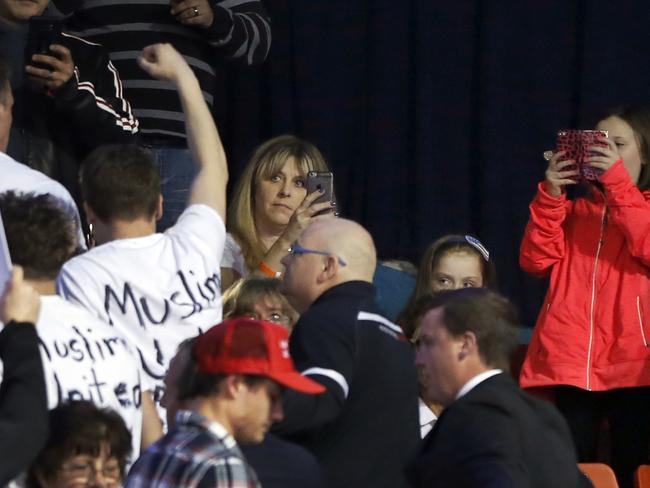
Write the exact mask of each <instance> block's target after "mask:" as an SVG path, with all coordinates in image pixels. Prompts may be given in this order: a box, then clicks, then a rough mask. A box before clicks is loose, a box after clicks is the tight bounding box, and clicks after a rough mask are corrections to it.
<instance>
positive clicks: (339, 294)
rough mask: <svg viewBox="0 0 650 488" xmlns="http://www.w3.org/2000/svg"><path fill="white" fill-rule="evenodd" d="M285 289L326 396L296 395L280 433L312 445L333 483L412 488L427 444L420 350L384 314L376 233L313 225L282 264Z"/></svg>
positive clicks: (296, 335)
mask: <svg viewBox="0 0 650 488" xmlns="http://www.w3.org/2000/svg"><path fill="white" fill-rule="evenodd" d="M282 264H283V265H284V267H285V270H284V274H283V277H282V284H281V288H282V290H283V292H284V293H285V294H286V295H287V298H288V299H289V301H290V302H291V304H292V305H293V306H294V308H295V309H296V310H298V312H300V314H301V317H300V320H299V321H298V323H297V324H296V327H295V329H294V332H293V335H292V336H291V340H290V346H289V347H290V351H291V356H292V357H293V358H294V361H295V364H296V368H297V369H298V370H299V371H301V372H302V374H303V375H306V376H309V377H310V378H312V379H314V380H316V381H318V382H320V383H322V384H323V385H325V387H326V388H327V391H326V392H325V393H324V394H322V395H318V396H317V397H313V398H309V396H308V395H296V394H293V393H291V392H287V393H288V395H287V396H286V397H285V420H284V421H283V422H282V423H281V424H280V425H278V426H277V428H276V432H277V433H279V434H280V435H283V436H285V437H287V438H289V439H291V440H293V441H295V442H299V443H301V444H302V445H304V446H305V447H307V448H308V449H310V450H311V451H312V452H313V453H314V454H315V455H316V458H317V459H318V460H319V461H320V463H321V465H322V466H323V468H324V470H325V474H326V476H327V478H328V479H327V481H328V486H332V487H344V486H345V487H365V486H368V487H373V488H376V487H391V488H394V487H398V488H399V487H406V486H408V484H407V482H406V479H405V477H404V475H403V468H404V466H405V465H407V464H408V461H409V460H410V459H411V457H412V455H413V454H414V453H415V451H416V449H417V444H418V438H419V422H418V404H417V395H418V389H417V379H416V378H417V377H416V371H415V367H414V357H413V352H412V350H411V348H410V346H409V344H408V342H406V340H405V338H404V336H403V335H402V331H401V329H400V328H399V327H398V326H396V325H395V324H393V323H392V322H390V321H389V320H388V319H386V318H385V317H383V316H382V315H381V313H380V312H379V307H378V306H377V305H376V303H375V301H374V296H375V289H374V287H373V286H372V284H371V281H372V277H373V274H374V271H375V265H376V251H375V245H374V243H373V240H372V237H371V236H370V234H368V232H367V231H366V230H365V229H364V228H363V227H361V226H360V225H359V224H357V223H355V222H352V221H350V220H345V219H324V220H321V221H318V222H316V223H314V224H312V225H311V226H309V227H308V228H307V229H306V230H305V231H304V232H303V233H302V234H301V236H300V238H299V239H298V240H297V241H296V242H294V243H293V245H292V246H291V248H290V250H289V254H288V255H287V256H286V257H285V258H284V259H283V260H282Z"/></svg>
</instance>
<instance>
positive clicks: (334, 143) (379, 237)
mask: <svg viewBox="0 0 650 488" xmlns="http://www.w3.org/2000/svg"><path fill="white" fill-rule="evenodd" d="M265 3H266V5H267V7H268V9H269V11H270V13H271V15H272V18H273V47H272V50H271V54H270V56H269V59H268V61H267V63H266V64H265V65H263V66H260V67H255V68H253V69H243V68H240V67H237V66H235V65H228V66H224V67H223V72H224V79H223V84H222V86H220V90H219V91H220V92H221V94H222V95H221V97H220V99H219V98H218V99H217V100H216V102H215V103H216V104H217V108H216V118H217V122H218V124H219V126H220V128H221V130H222V133H223V135H224V140H225V142H226V146H227V151H228V154H229V157H230V161H231V182H232V181H234V180H235V179H236V178H237V176H238V174H239V172H240V171H241V168H242V167H243V165H244V164H245V161H246V158H247V157H248V154H249V153H250V151H251V150H252V148H253V147H254V146H255V145H256V144H258V143H259V142H260V141H262V140H263V139H265V138H268V137H271V136H274V135H278V134H281V133H287V132H293V133H296V134H298V135H300V136H302V137H305V138H307V139H309V140H311V141H312V142H314V143H315V144H316V145H318V146H319V147H320V148H321V149H322V150H323V152H324V153H325V155H326V157H327V158H328V160H329V163H330V165H331V167H332V169H333V171H334V175H335V185H336V189H337V193H338V197H339V202H340V205H341V207H342V210H343V214H344V215H345V216H347V217H349V218H352V219H354V220H357V221H359V222H361V223H362V224H363V225H365V226H366V227H367V228H368V229H369V230H370V232H371V233H372V235H373V236H374V238H375V240H376V243H377V247H378V251H379V254H380V257H381V258H402V259H408V260H412V261H415V262H417V261H418V260H419V258H420V255H421V253H422V251H423V250H424V248H425V247H426V246H427V245H428V244H429V243H430V242H431V241H432V240H433V239H435V238H437V237H439V236H441V235H442V234H445V233H448V232H460V233H465V232H471V233H474V234H476V235H478V236H479V237H480V238H481V240H482V241H483V242H484V243H485V244H486V246H487V247H488V248H489V249H490V251H491V253H492V256H493V259H494V261H495V263H496V265H497V270H498V275H499V287H500V290H501V291H502V292H503V293H504V294H506V295H507V296H509V297H510V298H511V299H513V300H514V301H515V303H517V304H518V305H519V307H520V309H521V311H522V322H523V323H524V324H526V325H532V324H533V323H534V320H535V317H536V315H537V311H538V307H539V305H540V303H541V299H542V295H543V292H544V289H545V286H546V284H545V283H544V282H543V281H541V280H536V279H533V278H530V277H527V276H525V275H524V274H523V272H521V271H520V270H519V267H518V264H517V256H518V249H519V244H520V239H521V235H522V232H523V228H524V226H525V223H526V221H527V218H528V208H527V206H528V203H529V201H530V200H531V198H532V197H533V195H534V192H535V188H536V183H537V182H538V181H540V180H541V179H542V178H543V175H544V170H545V167H546V163H545V161H544V160H543V159H542V152H543V151H544V150H545V149H549V148H552V147H553V146H554V141H555V132H556V131H557V129H559V128H589V127H592V126H593V124H594V122H595V121H596V120H597V119H596V117H597V115H598V114H599V113H601V112H602V111H603V110H606V109H608V108H610V107H612V106H615V105H620V104H627V103H644V104H648V102H650V93H649V92H648V89H649V87H650V69H649V68H648V66H650V34H649V26H650V6H649V5H648V3H647V0H620V1H605V0H583V1H578V0H531V1H523V2H522V1H520V0H517V1H515V0H512V1H507V0H485V1H479V0H474V1H469V0H453V1H446V2H441V1H437V0H410V1H408V0H400V1H394V0H393V1H389V0H366V1H362V0H267V1H266V2H265Z"/></svg>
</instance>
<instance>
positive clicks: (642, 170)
mask: <svg viewBox="0 0 650 488" xmlns="http://www.w3.org/2000/svg"><path fill="white" fill-rule="evenodd" d="M596 129H598V130H601V131H607V136H606V137H605V136H604V134H602V135H600V136H599V137H598V138H597V139H592V141H594V142H592V143H588V144H587V145H586V146H587V147H583V148H582V149H581V150H580V151H574V150H572V149H570V151H571V152H572V153H573V154H579V155H580V154H581V155H582V156H581V159H583V161H576V160H574V159H570V158H568V157H567V151H566V150H564V151H556V152H555V153H554V154H553V156H552V157H551V158H550V161H549V165H548V168H547V170H546V178H545V181H543V182H542V183H540V184H539V186H538V190H537V195H536V196H535V199H534V200H533V202H532V203H531V205H530V220H529V221H528V225H527V227H526V231H525V234H524V238H523V242H522V244H521V250H520V256H519V261H520V264H521V266H522V268H523V269H524V270H525V271H527V272H529V273H531V274H535V275H539V276H549V277H550V285H549V288H548V292H547V294H546V298H545V300H544V304H543V306H542V310H541V312H540V314H539V318H538V319H537V324H536V326H535V329H534V334H533V338H532V340H531V342H530V345H529V347H528V353H527V357H526V360H525V362H524V365H523V368H522V371H521V377H520V382H521V386H522V387H524V388H532V387H552V388H553V390H554V393H555V398H556V404H557V406H558V408H559V409H560V411H561V412H562V413H563V414H564V416H565V417H566V419H567V421H568V423H569V426H570V428H571V432H572V435H573V437H574V441H575V444H576V446H577V450H578V461H579V462H594V461H596V460H598V459H597V447H598V446H597V441H598V438H597V433H598V428H599V427H600V425H601V423H602V421H603V419H607V420H608V422H609V431H610V444H611V464H612V467H613V468H614V471H615V472H616V474H617V476H618V479H619V484H620V486H621V487H631V486H632V476H633V472H634V470H635V468H636V466H637V465H639V464H643V463H647V460H648V440H649V439H650V387H649V385H650V368H649V367H648V366H649V365H650V347H649V343H648V340H649V339H650V328H649V327H650V240H649V239H648V236H649V235H650V170H649V165H648V162H650V111H649V110H648V109H646V108H641V107H626V108H622V109H618V110H614V111H612V112H610V113H609V114H608V115H607V116H606V117H605V118H603V119H602V120H601V121H600V122H598V124H597V126H596ZM562 134H563V133H559V134H558V142H559V141H560V136H562ZM558 145H560V144H558ZM580 163H581V164H580ZM594 170H595V171H594ZM589 175H595V176H591V177H595V178H597V179H596V180H592V179H587V178H589V177H590V176H589ZM576 183H580V184H579V188H578V190H579V191H578V192H577V196H576V197H575V198H573V199H569V198H567V192H566V190H567V188H569V187H575V186H576Z"/></svg>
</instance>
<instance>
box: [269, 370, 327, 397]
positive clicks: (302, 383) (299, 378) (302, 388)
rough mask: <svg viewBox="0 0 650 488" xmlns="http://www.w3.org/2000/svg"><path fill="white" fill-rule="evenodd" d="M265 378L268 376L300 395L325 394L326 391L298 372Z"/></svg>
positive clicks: (276, 374)
mask: <svg viewBox="0 0 650 488" xmlns="http://www.w3.org/2000/svg"><path fill="white" fill-rule="evenodd" d="M264 376H268V377H269V378H271V379H272V380H275V381H277V382H278V383H280V384H281V385H282V386H286V387H287V388H291V389H292V390H296V391H298V392H300V393H309V394H316V393H323V392H324V391H325V387H324V386H323V385H321V384H320V383H318V382H317V381H314V380H311V379H309V378H307V377H306V376H303V375H301V374H300V373H298V372H297V371H296V372H284V373H267V374H265V375H264Z"/></svg>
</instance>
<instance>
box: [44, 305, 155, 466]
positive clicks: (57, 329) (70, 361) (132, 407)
mask: <svg viewBox="0 0 650 488" xmlns="http://www.w3.org/2000/svg"><path fill="white" fill-rule="evenodd" d="M36 332H37V333H38V337H39V349H40V351H41V360H42V362H43V370H44V372H45V385H46V390H47V407H48V409H52V408H54V407H56V406H57V405H59V404H60V403H62V402H65V401H68V400H88V401H90V402H92V403H94V404H95V405H97V406H98V407H102V408H104V407H109V408H111V409H113V410H115V411H116V412H117V413H119V414H120V415H121V416H122V418H123V419H124V422H125V423H126V426H127V427H128V429H129V430H130V431H131V435H132V437H133V452H132V460H135V459H137V457H138V455H139V452H140V438H141V434H142V403H141V392H142V390H147V389H149V390H150V389H151V388H150V387H147V386H146V385H145V384H141V383H140V379H141V373H140V362H139V361H138V358H137V356H136V353H135V350H134V349H133V348H132V347H131V346H129V344H128V342H127V341H126V339H125V338H124V337H123V336H122V335H121V334H120V333H119V332H118V331H117V330H116V329H115V327H111V326H110V325H108V324H106V323H104V322H102V321H101V320H99V319H98V318H97V317H95V316H94V315H93V314H91V313H90V312H88V311H87V310H86V309H84V308H82V307H79V306H77V305H74V304H72V303H70V302H67V301H65V300H64V299H63V298H61V297H59V296H57V295H45V296H41V311H40V315H39V317H38V322H37V323H36Z"/></svg>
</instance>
